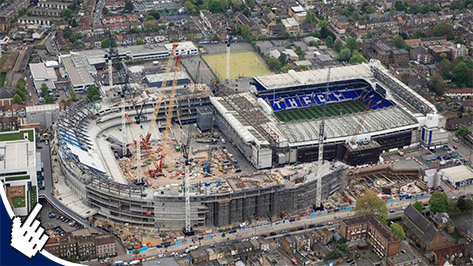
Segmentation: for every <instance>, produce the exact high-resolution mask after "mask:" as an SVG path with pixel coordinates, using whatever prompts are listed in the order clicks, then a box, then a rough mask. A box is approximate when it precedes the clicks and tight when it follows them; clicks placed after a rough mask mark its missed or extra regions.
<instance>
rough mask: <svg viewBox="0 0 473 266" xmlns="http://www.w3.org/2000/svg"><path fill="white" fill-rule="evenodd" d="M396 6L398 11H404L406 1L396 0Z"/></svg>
mask: <svg viewBox="0 0 473 266" xmlns="http://www.w3.org/2000/svg"><path fill="white" fill-rule="evenodd" d="M394 8H395V9H396V11H403V10H404V3H403V1H400V0H398V1H396V2H394Z"/></svg>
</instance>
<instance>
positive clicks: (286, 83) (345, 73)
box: [255, 64, 373, 89]
mask: <svg viewBox="0 0 473 266" xmlns="http://www.w3.org/2000/svg"><path fill="white" fill-rule="evenodd" d="M327 71H328V68H323V69H315V70H308V71H301V72H296V71H294V70H289V72H288V73H283V74H273V75H266V76H257V77H255V80H256V81H258V82H259V83H260V84H261V85H263V86H264V87H265V88H266V89H279V88H287V87H292V86H300V85H308V84H317V83H324V82H327V74H328V73H327ZM372 77H373V73H372V72H371V70H370V69H369V67H368V66H367V65H365V64H362V65H350V66H340V67H334V68H332V69H331V70H330V81H331V82H333V81H337V80H347V79H354V78H372Z"/></svg>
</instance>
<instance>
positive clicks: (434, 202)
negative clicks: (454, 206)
mask: <svg viewBox="0 0 473 266" xmlns="http://www.w3.org/2000/svg"><path fill="white" fill-rule="evenodd" d="M429 204H430V211H432V212H445V211H446V210H447V209H448V198H447V194H445V193H443V192H439V191H435V192H434V193H433V194H432V196H430V199H429Z"/></svg>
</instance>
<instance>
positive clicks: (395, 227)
mask: <svg viewBox="0 0 473 266" xmlns="http://www.w3.org/2000/svg"><path fill="white" fill-rule="evenodd" d="M390 228H391V231H393V233H394V234H395V235H396V236H397V238H399V239H401V240H403V239H405V238H406V232H404V228H402V226H401V225H400V224H398V223H392V224H391V226H390Z"/></svg>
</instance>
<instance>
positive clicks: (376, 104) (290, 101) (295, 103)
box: [261, 86, 392, 112]
mask: <svg viewBox="0 0 473 266" xmlns="http://www.w3.org/2000/svg"><path fill="white" fill-rule="evenodd" d="M327 95H328V97H327V99H325V91H324V90H322V89H318V90H308V91H305V92H297V93H295V95H290V94H288V93H286V94H273V95H265V96H261V98H262V99H263V100H265V101H266V102H267V103H268V104H269V105H270V106H271V107H272V108H273V111H274V112H280V111H284V110H289V109H297V108H304V107H313V106H319V105H322V104H323V103H324V101H327V104H332V103H342V102H348V101H355V100H359V99H362V100H363V101H364V102H365V103H366V104H367V103H368V102H369V101H370V100H372V109H379V108H385V107H389V106H391V105H392V102H391V101H388V100H385V99H384V98H383V97H382V96H381V95H379V94H378V93H377V92H376V91H374V90H373V89H368V87H366V86H365V87H364V88H362V89H359V88H354V87H353V86H350V87H348V88H347V87H343V86H336V87H334V88H330V89H329V93H328V94H327Z"/></svg>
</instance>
